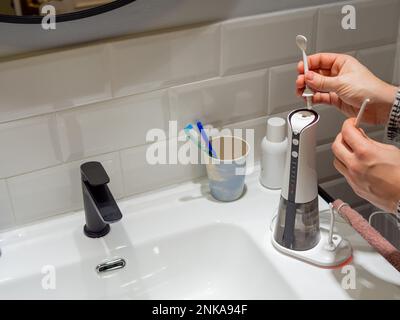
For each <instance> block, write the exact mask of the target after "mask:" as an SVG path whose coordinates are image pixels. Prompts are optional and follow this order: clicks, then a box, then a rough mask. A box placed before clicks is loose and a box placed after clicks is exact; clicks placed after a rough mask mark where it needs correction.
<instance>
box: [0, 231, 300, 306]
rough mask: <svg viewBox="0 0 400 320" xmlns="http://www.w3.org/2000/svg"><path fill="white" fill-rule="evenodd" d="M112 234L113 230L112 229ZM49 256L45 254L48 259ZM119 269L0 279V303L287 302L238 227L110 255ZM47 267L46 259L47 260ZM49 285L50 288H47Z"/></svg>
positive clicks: (83, 265)
mask: <svg viewBox="0 0 400 320" xmlns="http://www.w3.org/2000/svg"><path fill="white" fill-rule="evenodd" d="M113 231H114V232H117V231H116V230H115V229H114V230H113ZM50 256H51V255H50ZM109 256H112V257H113V258H123V259H125V261H126V266H125V267H124V268H122V269H118V270H114V271H108V272H104V273H101V274H99V273H98V272H97V271H96V266H97V265H98V264H99V263H100V262H102V260H101V259H100V257H96V256H95V257H90V258H87V259H83V261H81V262H77V263H71V264H68V265H62V266H57V267H55V277H54V279H55V282H54V289H51V288H48V289H44V288H43V286H42V284H43V283H44V284H45V287H46V284H47V287H49V281H50V280H49V277H50V275H49V274H50V273H49V272H48V269H44V270H42V271H43V273H42V272H41V270H40V269H38V272H37V273H35V274H31V275H28V276H26V277H23V278H18V279H15V280H13V279H9V280H7V278H5V279H3V281H2V282H3V283H0V299H13V298H20V299H21V298H22V299H31V298H34V299H65V298H66V299H88V298H89V299H104V298H107V299H121V298H122V299H284V298H286V299H292V298H296V296H295V294H294V293H293V292H292V290H291V289H290V287H289V286H288V285H287V284H286V282H285V281H284V279H283V278H282V277H281V276H280V275H279V274H278V273H277V272H276V269H275V268H274V267H273V265H272V264H270V263H269V261H268V259H267V258H266V257H265V256H264V254H263V253H262V251H261V250H259V249H258V248H257V246H256V244H255V243H254V242H253V241H252V239H251V238H250V237H249V236H248V235H247V234H246V233H245V232H244V231H242V230H241V229H240V228H238V227H236V226H231V225H227V224H214V225H209V226H204V227H200V228H196V229H193V230H189V231H186V232H183V233H180V234H176V235H173V236H168V237H161V238H159V239H154V240H152V241H146V242H144V243H140V244H137V245H132V246H123V247H122V248H117V250H114V252H110V254H109ZM47 264H48V265H51V261H48V262H47ZM50 286H51V285H50Z"/></svg>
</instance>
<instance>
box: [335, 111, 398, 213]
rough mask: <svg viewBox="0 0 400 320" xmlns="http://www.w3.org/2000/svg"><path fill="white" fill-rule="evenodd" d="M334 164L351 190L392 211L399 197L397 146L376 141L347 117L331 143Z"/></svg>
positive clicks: (353, 119)
mask: <svg viewBox="0 0 400 320" xmlns="http://www.w3.org/2000/svg"><path fill="white" fill-rule="evenodd" d="M332 151H333V153H334V155H335V160H334V166H335V168H336V169H337V170H338V171H339V172H340V173H341V174H342V175H344V176H345V178H346V180H347V182H348V183H349V184H350V186H351V187H352V188H353V190H354V192H355V193H356V194H357V195H359V196H360V197H362V198H364V199H366V200H368V201H369V202H371V203H372V204H374V205H375V206H377V207H378V208H381V209H383V210H386V211H388V212H392V213H393V212H395V210H396V206H397V202H398V201H399V200H400V150H399V149H398V148H396V147H395V146H392V145H387V144H383V143H379V142H377V141H375V140H372V139H370V138H368V137H367V136H366V134H365V133H364V131H362V129H358V128H356V127H355V118H350V119H347V120H346V121H345V122H344V124H343V127H342V131H341V132H340V133H339V134H338V135H337V137H336V140H335V141H334V143H333V144H332Z"/></svg>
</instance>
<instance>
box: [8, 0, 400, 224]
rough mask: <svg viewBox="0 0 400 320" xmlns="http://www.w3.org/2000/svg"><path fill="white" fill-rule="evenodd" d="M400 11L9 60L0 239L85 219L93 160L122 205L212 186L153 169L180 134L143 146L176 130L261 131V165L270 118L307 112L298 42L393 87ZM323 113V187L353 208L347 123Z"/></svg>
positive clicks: (196, 171)
mask: <svg viewBox="0 0 400 320" xmlns="http://www.w3.org/2000/svg"><path fill="white" fill-rule="evenodd" d="M344 4H352V5H354V6H355V8H356V10H357V23H358V25H357V29H356V30H343V29H342V28H341V26H340V21H341V18H342V17H343V14H342V13H341V8H342V6H343V5H344ZM399 8H400V0H364V1H359V0H356V1H346V2H342V3H340V4H335V5H322V6H317V7H310V8H305V9H298V10H290V11H282V12H275V13H269V14H262V15H257V16H250V17H245V18H239V19H232V20H228V21H223V22H220V23H213V24H210V25H207V26H201V27H189V28H186V29H179V30H169V31H166V32H164V31H161V32H159V33H157V34H155V33H152V34H147V35H146V34H145V35H140V36H137V35H134V36H132V37H126V38H123V39H118V40H112V39H111V40H107V41H104V42H103V43H100V44H95V45H88V46H83V47H80V48H74V49H67V50H64V51H55V52H48V53H46V54H42V55H35V56H31V57H25V58H24V57H22V58H18V59H15V60H10V61H1V62H0V88H1V89H0V90H1V94H0V150H1V153H0V229H4V228H10V227H14V226H16V225H20V224H24V223H30V222H34V221H36V220H39V219H43V218H47V217H51V216H53V215H56V214H61V213H64V212H69V211H72V210H78V209H81V208H82V196H81V184H80V172H79V166H80V164H81V163H83V162H85V161H89V160H98V161H101V162H102V163H103V164H104V166H105V168H106V171H107V172H108V174H109V176H110V179H111V182H110V187H111V190H112V192H113V194H114V195H115V197H116V198H122V197H127V196H131V195H134V194H138V193H141V192H145V191H151V190H153V189H156V188H160V187H163V186H168V185H171V184H176V183H179V182H182V181H185V180H190V179H193V178H197V177H201V176H204V175H205V169H204V167H203V166H198V165H182V164H180V165H179V164H177V165H151V164H149V163H148V162H147V161H146V153H147V152H151V151H154V148H156V147H158V146H160V145H163V144H166V145H168V146H173V145H174V144H177V146H179V147H182V145H183V144H184V143H183V142H177V141H176V139H175V138H176V134H175V132H171V133H170V134H169V135H166V136H165V137H163V138H161V140H160V141H157V142H154V143H150V142H149V141H146V133H147V131H148V130H149V129H152V128H159V129H167V128H168V120H178V121H179V125H178V129H181V128H182V127H183V126H184V125H186V124H187V123H188V122H191V121H194V120H196V119H201V120H202V121H203V122H205V123H206V124H213V125H214V126H217V127H224V128H228V129H235V128H236V129H254V130H255V144H254V147H255V153H256V155H255V157H256V159H257V158H258V157H259V144H260V142H261V139H262V137H263V136H264V135H265V130H266V120H267V118H268V117H269V116H282V117H286V115H287V112H288V111H289V110H292V109H293V108H295V107H298V106H301V104H302V100H301V99H299V98H297V97H296V96H295V93H294V92H295V79H296V73H297V71H296V63H297V61H298V60H299V59H300V58H301V56H300V54H299V50H298V49H297V47H296V45H295V36H296V35H297V34H300V33H301V34H304V35H306V36H307V37H308V39H309V43H310V44H309V49H308V52H309V53H313V52H315V50H318V51H326V50H332V51H351V53H352V54H353V55H354V56H356V57H357V58H359V59H360V60H361V61H362V62H364V63H365V64H366V65H367V66H368V67H369V68H370V69H371V70H372V71H373V72H375V73H376V74H377V75H378V76H380V77H382V78H383V79H385V80H387V81H391V80H392V79H396V73H393V69H394V57H395V49H396V41H397V34H398V30H399V29H398V22H399V15H400V10H399ZM399 39H400V38H399ZM317 110H319V112H320V115H321V120H320V124H319V129H318V144H319V145H320V146H319V147H318V170H319V175H320V181H321V182H324V185H326V186H327V187H328V191H332V192H333V194H334V196H340V197H343V198H345V200H346V201H350V200H352V199H350V200H348V199H347V198H348V197H350V198H351V197H353V195H354V194H353V193H352V192H351V190H349V189H345V188H348V186H347V185H346V183H345V181H344V179H340V175H339V174H338V173H337V172H336V170H335V169H334V168H333V166H332V153H331V151H330V143H331V142H332V141H333V139H334V137H335V136H336V134H337V132H338V131H339V130H340V126H341V124H342V122H343V120H344V117H343V116H342V115H341V114H340V113H339V112H338V111H337V110H335V109H334V108H332V107H330V106H317ZM367 129H368V131H369V134H370V135H371V136H372V137H375V136H381V135H382V130H381V129H382V128H380V127H378V128H372V127H368V128H367ZM374 130H379V131H374ZM167 133H168V131H167ZM189 145H190V144H189ZM185 146H187V144H185ZM149 147H150V149H149ZM167 155H169V153H167ZM337 178H339V180H338V179H337ZM331 179H335V180H334V182H331ZM338 181H339V183H338ZM346 186H347V187H346ZM337 190H346V191H345V192H342V193H340V194H336V193H335V191H337ZM354 201H355V203H358V204H361V201H359V199H358V198H354Z"/></svg>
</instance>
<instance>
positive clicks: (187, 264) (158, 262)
mask: <svg viewBox="0 0 400 320" xmlns="http://www.w3.org/2000/svg"><path fill="white" fill-rule="evenodd" d="M206 183H207V181H206V180H201V181H195V182H189V183H185V184H182V185H179V186H174V187H171V188H167V189H165V190H160V191H157V192H151V193H148V194H143V195H139V196H137V197H133V198H131V199H125V200H122V201H119V202H118V205H119V207H120V209H121V212H122V214H123V218H122V220H121V221H119V222H117V223H115V224H113V225H112V226H111V231H110V233H109V234H107V235H106V236H105V237H102V238H96V239H94V238H88V237H86V236H85V235H84V233H83V225H84V224H85V217H84V213H83V211H78V212H72V213H70V214H66V215H63V216H60V217H55V218H52V219H48V220H45V221H42V222H40V223H35V224H32V225H27V226H23V227H20V228H17V229H14V230H9V231H6V232H2V233H0V248H1V251H2V255H1V256H0V300H2V299H282V298H283V299H371V298H374V299H400V289H399V288H400V276H399V273H398V271H397V270H396V269H395V268H393V266H392V265H390V264H389V263H388V262H387V261H386V260H385V259H384V258H383V257H382V256H380V255H379V254H378V253H377V252H376V251H374V249H373V248H371V247H370V246H369V245H368V243H367V242H366V241H365V240H364V239H363V238H361V237H360V236H359V235H358V234H357V233H356V232H354V230H353V229H352V227H351V226H349V225H348V224H346V223H345V222H344V221H343V222H340V221H337V223H336V231H337V232H338V233H339V234H341V235H342V236H344V237H345V238H347V239H348V240H349V241H350V242H351V244H352V247H353V259H352V261H351V262H350V264H349V265H346V266H343V269H342V266H340V267H338V268H336V269H327V268H318V267H316V266H313V265H311V264H307V263H304V262H301V261H299V260H296V259H294V258H291V257H288V256H286V255H284V254H281V253H280V252H278V251H277V250H276V249H275V248H274V246H273V245H272V243H271V236H272V233H271V228H270V226H271V221H272V220H273V217H274V214H275V213H276V211H277V206H278V203H279V198H280V192H279V191H273V190H266V189H265V188H263V187H262V186H260V184H259V174H258V172H256V171H255V172H254V173H253V174H252V175H250V176H247V177H246V186H247V191H246V195H245V196H244V197H242V198H240V199H239V200H237V201H234V202H226V203H223V202H217V201H214V200H213V199H212V198H211V197H210V195H209V193H208V191H207V187H206ZM319 207H320V210H321V212H320V220H321V227H324V228H326V227H327V226H328V224H329V210H328V209H329V207H328V205H327V203H326V202H324V201H323V200H322V199H320V202H319ZM119 258H121V259H124V260H125V262H126V265H125V267H123V268H120V269H117V270H113V271H108V272H103V273H98V272H97V271H96V267H97V266H98V265H99V264H101V263H104V262H105V261H110V260H117V259H119ZM344 268H346V269H344ZM349 272H353V273H354V277H355V280H354V281H355V284H356V286H355V289H354V288H346V287H344V286H343V283H344V282H343V281H347V280H346V277H349Z"/></svg>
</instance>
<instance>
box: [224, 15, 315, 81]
mask: <svg viewBox="0 0 400 320" xmlns="http://www.w3.org/2000/svg"><path fill="white" fill-rule="evenodd" d="M316 16H317V10H316V9H312V8H311V9H310V8H308V9H304V10H293V11H288V12H283V13H282V12H278V13H272V14H266V15H259V16H253V17H246V18H238V19H234V20H231V21H227V22H224V23H222V52H221V55H222V65H221V71H222V74H232V73H238V72H244V71H248V70H254V69H261V68H265V67H269V66H273V65H277V64H283V63H288V62H294V61H296V60H297V59H298V58H299V57H300V54H299V49H298V48H297V46H296V42H295V41H294V39H295V37H296V35H298V34H303V35H305V36H306V37H307V38H308V39H309V50H310V52H313V51H314V49H315V46H314V43H315V42H314V39H315V32H314V30H315V28H314V27H315V25H314V24H315V19H316Z"/></svg>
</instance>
